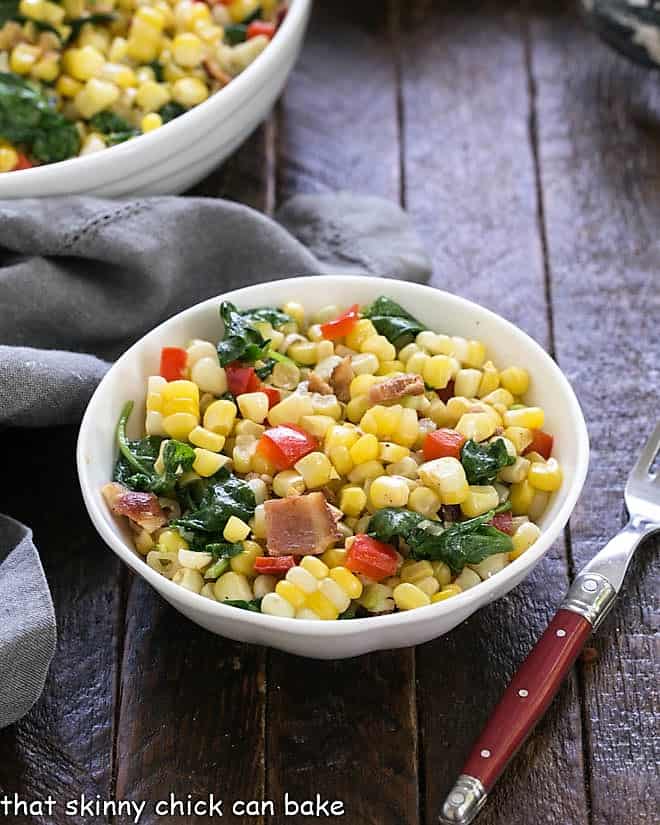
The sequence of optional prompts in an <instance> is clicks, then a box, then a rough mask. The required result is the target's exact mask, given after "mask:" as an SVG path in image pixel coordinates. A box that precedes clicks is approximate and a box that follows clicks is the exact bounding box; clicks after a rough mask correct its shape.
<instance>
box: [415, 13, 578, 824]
mask: <svg viewBox="0 0 660 825" xmlns="http://www.w3.org/2000/svg"><path fill="white" fill-rule="evenodd" d="M402 54H404V55H406V59H405V61H404V62H403V63H402V82H403V135H404V146H405V158H404V170H405V179H406V202H407V205H408V208H409V210H410V212H411V213H412V215H413V218H414V219H415V223H416V225H417V226H418V227H419V228H420V229H421V231H422V232H423V234H424V235H425V237H426V240H427V245H428V247H429V248H430V249H431V250H432V252H433V258H434V265H435V267H434V268H435V274H434V281H433V282H434V284H435V285H436V286H438V287H441V288H444V289H449V290H450V291H453V292H457V293H459V294H462V295H465V296H466V297H469V298H471V299H474V300H476V301H477V302H478V303H480V304H484V305H486V306H488V307H490V308H492V309H494V310H495V311H497V312H499V313H500V314H502V315H504V316H505V317H508V318H510V319H511V320H512V321H514V323H516V324H518V325H519V326H521V327H522V328H523V329H525V330H526V331H528V332H529V333H530V334H532V335H533V337H534V338H536V339H537V340H538V341H539V342H540V343H541V344H543V345H545V346H546V347H549V346H550V344H551V330H550V327H549V323H548V315H547V305H546V289H545V281H544V266H543V256H542V243H541V233H540V216H539V214H538V203H537V201H538V198H537V181H536V175H535V163H534V155H533V151H532V145H531V141H530V130H529V124H530V116H531V96H530V89H529V84H528V77H527V53H526V45H525V38H524V21H523V18H522V16H521V14H520V11H519V9H518V5H517V4H513V3H508V4H507V3H469V4H461V6H460V7H459V6H457V5H456V4H452V3H438V4H430V3H425V2H417V3H412V4H409V8H408V10H407V11H406V12H405V13H404V15H403V18H402ZM567 584H568V577H567V559H566V552H565V547H564V544H563V542H559V543H558V544H557V545H556V546H555V547H554V548H553V549H552V550H551V552H550V553H548V555H547V556H546V557H545V558H544V560H543V562H542V563H541V564H540V565H539V566H538V567H537V569H536V570H535V571H534V573H533V574H532V575H531V576H530V577H529V579H527V580H526V581H525V582H524V583H523V584H522V585H521V586H520V587H518V588H517V589H516V590H515V591H513V592H512V593H511V594H510V595H509V596H508V597H506V598H504V599H502V600H500V601H498V602H497V603H495V604H493V605H491V606H489V607H487V608H485V609H484V610H482V611H480V613H479V614H477V615H475V616H473V617H471V618H470V619H469V620H468V621H467V622H466V623H464V624H463V625H461V626H459V627H458V628H457V629H456V630H454V631H452V633H450V634H449V635H448V636H446V637H444V638H442V639H439V640H437V641H436V642H432V643H429V644H428V645H425V646H424V647H422V648H420V649H419V650H418V656H417V673H418V694H419V702H420V706H419V720H420V733H421V737H422V766H423V778H424V786H425V787H424V789H423V793H424V800H425V819H424V821H426V822H428V823H432V822H435V821H436V818H437V815H438V813H439V811H440V808H441V805H442V802H443V800H444V797H445V795H446V793H447V792H448V790H449V788H450V787H451V786H452V785H453V782H454V781H455V779H456V777H457V776H458V774H459V772H460V769H461V767H462V765H463V762H464V760H465V758H466V756H467V754H468V753H469V751H470V749H471V746H472V744H473V742H474V741H475V739H476V738H477V735H478V734H479V732H480V730H481V728H482V727H483V725H484V724H485V722H486V720H487V718H488V716H489V713H490V711H491V710H492V709H493V708H494V707H495V705H496V703H497V701H498V700H499V698H500V696H501V694H502V692H503V690H504V688H505V686H506V685H507V683H508V681H509V680H510V678H511V676H512V675H513V673H514V672H515V670H516V668H517V667H518V665H519V664H520V663H521V662H522V660H523V659H524V657H525V655H526V654H527V653H528V652H529V650H530V649H531V647H532V645H533V643H534V642H535V641H536V640H537V639H538V637H539V636H540V634H541V632H542V630H543V629H544V627H545V625H546V623H547V621H548V619H549V617H550V616H551V614H552V613H553V612H554V609H556V607H557V605H558V603H559V602H560V600H561V597H562V595H563V593H564V592H565V590H566V587H567ZM523 800H534V819H535V821H536V822H540V823H547V824H548V825H550V824H551V823H555V822H557V821H561V822H566V823H571V825H582V823H586V822H587V814H586V801H585V794H584V779H583V765H582V749H581V744H580V709H579V704H578V701H577V695H576V684H575V680H574V679H572V678H571V679H569V682H568V684H567V686H566V687H565V688H564V689H563V690H562V692H561V693H560V696H559V699H558V702H557V703H556V704H555V705H553V707H552V708H551V710H550V712H549V714H548V715H547V716H546V717H545V719H544V720H543V721H542V722H541V724H540V725H539V727H538V728H537V730H536V732H535V734H534V735H533V737H532V738H531V739H530V740H529V741H528V742H527V744H526V745H525V746H524V747H523V749H522V751H521V753H520V754H519V755H518V757H517V758H516V759H514V761H513V762H512V764H511V765H510V767H509V768H508V770H507V772H506V773H505V775H504V776H503V778H502V779H501V780H500V782H499V783H498V785H497V786H496V788H495V791H494V792H493V794H492V798H491V800H490V802H489V803H488V805H487V806H486V808H485V809H484V811H483V813H482V814H481V816H480V821H481V822H484V823H491V825H495V823H497V824H498V825H499V824H500V823H502V825H503V823H507V825H512V824H513V823H516V825H528V823H529V821H530V807H529V805H526V804H524V803H523V802H522V801H523Z"/></svg>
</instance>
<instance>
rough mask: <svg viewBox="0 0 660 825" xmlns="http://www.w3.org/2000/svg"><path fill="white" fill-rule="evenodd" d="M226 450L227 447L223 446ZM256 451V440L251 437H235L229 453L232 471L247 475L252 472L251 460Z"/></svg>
mask: <svg viewBox="0 0 660 825" xmlns="http://www.w3.org/2000/svg"><path fill="white" fill-rule="evenodd" d="M225 449H227V445H225ZM256 449H257V439H256V438H255V437H254V436H252V435H239V436H237V438H236V440H235V443H234V447H233V449H232V451H231V458H232V461H233V463H234V470H236V472H238V473H249V472H250V471H251V470H252V459H253V457H254V455H255V452H256Z"/></svg>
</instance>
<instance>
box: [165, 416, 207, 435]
mask: <svg viewBox="0 0 660 825" xmlns="http://www.w3.org/2000/svg"><path fill="white" fill-rule="evenodd" d="M198 424H199V420H198V418H197V416H195V415H192V414H191V413H187V412H180V413H172V414H171V415H168V416H166V417H164V418H163V429H164V430H165V432H166V433H167V434H168V435H169V436H170V438H176V439H177V441H187V439H188V436H189V435H190V433H191V432H192V431H193V430H194V429H195V427H196V426H197V425H198Z"/></svg>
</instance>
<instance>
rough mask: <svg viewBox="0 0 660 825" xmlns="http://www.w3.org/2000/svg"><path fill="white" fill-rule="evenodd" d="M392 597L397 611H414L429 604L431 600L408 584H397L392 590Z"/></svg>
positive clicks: (417, 588) (421, 591)
mask: <svg viewBox="0 0 660 825" xmlns="http://www.w3.org/2000/svg"><path fill="white" fill-rule="evenodd" d="M392 595H393V597H394V603H395V604H396V606H397V607H398V608H399V610H414V609H415V608H417V607H424V606H425V605H427V604H431V599H430V598H429V597H428V596H427V595H426V593H424V591H423V590H420V589H419V587H415V585H414V584H411V583H410V582H403V583H402V584H399V585H398V586H397V587H395V588H394V592H393V593H392Z"/></svg>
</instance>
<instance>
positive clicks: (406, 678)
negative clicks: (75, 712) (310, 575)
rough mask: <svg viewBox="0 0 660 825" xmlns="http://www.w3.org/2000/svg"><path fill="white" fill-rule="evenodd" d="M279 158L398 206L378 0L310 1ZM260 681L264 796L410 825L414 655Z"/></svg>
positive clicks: (287, 189) (317, 186) (288, 660)
mask: <svg viewBox="0 0 660 825" xmlns="http://www.w3.org/2000/svg"><path fill="white" fill-rule="evenodd" d="M356 79H359V82H356ZM278 157H279V167H278V168H279V172H278V177H279V181H280V186H279V197H280V198H285V197H290V196H291V195H293V194H296V193H298V192H309V191H325V190H335V189H351V190H354V191H356V192H368V193H371V194H377V195H381V196H383V197H388V198H391V199H394V200H397V201H398V200H399V197H400V182H399V144H398V125H397V110H396V66H395V61H394V56H393V52H392V50H391V49H390V47H389V21H388V20H387V18H386V15H385V14H384V13H383V4H382V3H376V2H371V1H370V2H364V3H359V4H356V3H352V4H351V3H347V2H343V1H342V2H338V3H332V4H331V5H330V4H316V6H315V11H314V15H313V19H312V25H311V30H310V33H309V37H308V40H307V42H306V45H305V48H304V50H303V54H302V57H301V59H300V62H299V64H298V66H297V68H296V71H295V73H294V75H293V77H292V80H291V83H290V84H289V86H288V88H287V91H286V93H285V96H284V99H283V103H282V106H281V110H280V119H279V153H278ZM268 673H269V677H268V681H269V693H268V742H267V754H268V775H267V789H268V796H269V798H271V799H275V800H277V799H281V798H282V797H283V796H284V793H286V792H288V793H289V794H290V796H291V797H292V798H294V799H298V800H302V799H309V798H312V797H313V795H314V794H315V793H319V794H320V795H321V796H322V797H324V798H330V799H336V800H341V801H343V802H344V805H345V811H346V813H345V815H344V816H343V817H330V818H329V819H328V820H327V821H329V822H344V823H345V822H350V823H351V825H353V823H356V825H357V823H360V825H385V824H387V825H399V823H400V824H401V825H404V823H405V825H416V823H417V822H418V804H417V794H418V777H417V731H416V709H415V688H414V683H415V668H414V654H413V651H412V650H403V651H393V652H388V653H377V654H372V655H369V656H365V657H362V658H359V659H354V660H348V661H340V662H321V661H313V660H306V659H300V658H296V657H293V656H287V655H285V654H283V653H279V652H277V651H272V652H271V653H270V655H269V671H268ZM269 821H270V820H269ZM272 821H273V823H280V822H287V823H288V822H291V821H293V822H296V823H298V822H311V821H317V820H311V819H309V818H305V817H298V818H294V819H293V820H291V819H288V818H285V817H283V816H276V817H275V818H274V819H273V820H272ZM324 821H326V820H325V819H324Z"/></svg>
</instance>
